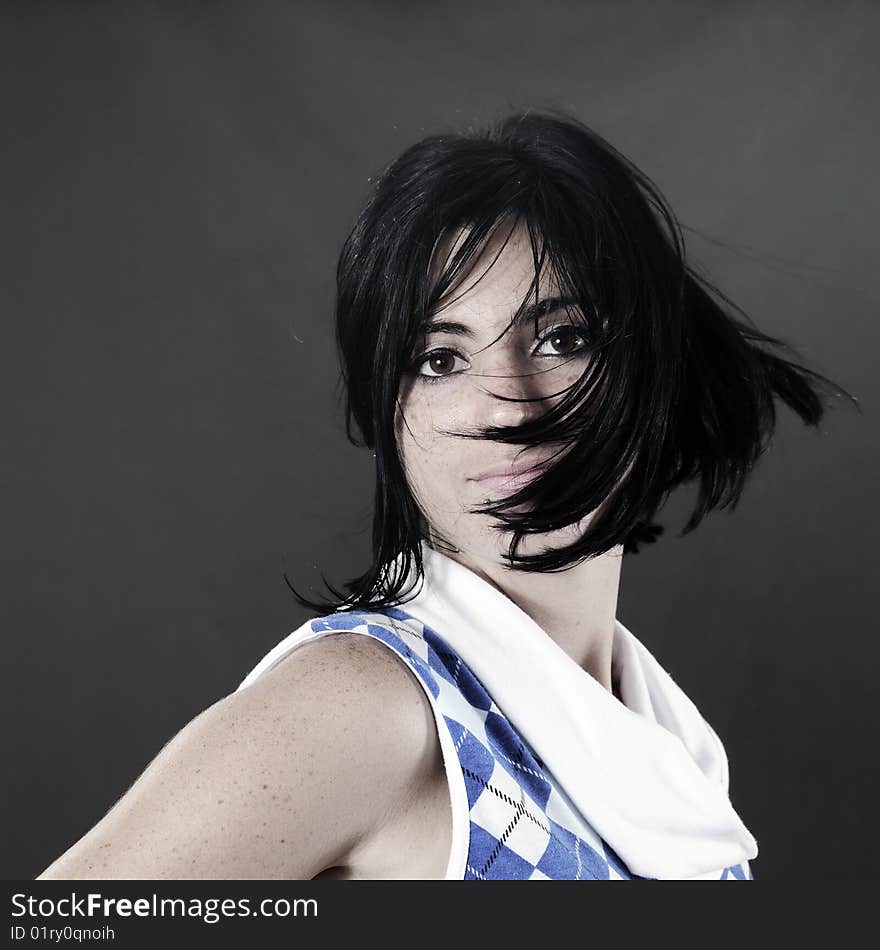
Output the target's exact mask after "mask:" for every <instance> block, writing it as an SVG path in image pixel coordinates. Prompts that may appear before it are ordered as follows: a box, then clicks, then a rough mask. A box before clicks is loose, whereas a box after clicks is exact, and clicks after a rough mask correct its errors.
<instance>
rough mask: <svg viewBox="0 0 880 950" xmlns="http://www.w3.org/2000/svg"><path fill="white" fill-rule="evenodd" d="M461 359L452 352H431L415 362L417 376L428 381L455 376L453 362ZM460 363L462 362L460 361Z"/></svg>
mask: <svg viewBox="0 0 880 950" xmlns="http://www.w3.org/2000/svg"><path fill="white" fill-rule="evenodd" d="M456 359H461V357H460V356H459V355H458V353H456V352H454V351H453V350H433V351H432V352H430V353H425V355H424V356H422V357H420V358H419V359H418V360H416V370H417V374H418V375H419V376H420V377H421V378H422V379H426V380H430V381H432V382H433V381H434V380H436V379H440V378H442V377H444V376H453V375H455V372H456V371H455V361H456ZM462 362H464V361H463V360H462Z"/></svg>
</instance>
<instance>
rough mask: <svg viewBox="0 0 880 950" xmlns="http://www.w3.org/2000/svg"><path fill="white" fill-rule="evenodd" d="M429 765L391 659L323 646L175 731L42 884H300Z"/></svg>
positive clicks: (367, 831)
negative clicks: (81, 881) (183, 881)
mask: <svg viewBox="0 0 880 950" xmlns="http://www.w3.org/2000/svg"><path fill="white" fill-rule="evenodd" d="M435 756H436V733H435V731H434V727H433V723H432V719H431V714H430V708H429V706H428V704H427V699H426V697H425V696H424V693H423V691H422V689H421V687H420V686H419V685H418V684H417V683H416V682H415V681H414V679H413V677H412V676H411V674H410V673H409V672H408V671H407V670H406V669H405V667H404V666H403V664H402V663H401V662H400V659H399V658H398V657H395V656H393V655H392V654H391V653H390V651H389V650H388V648H387V647H385V646H384V645H382V644H379V643H376V642H375V641H373V640H370V639H369V638H367V637H365V636H363V635H360V634H333V635H329V636H325V637H322V638H320V639H319V640H317V641H314V642H311V643H306V644H302V645H301V646H299V647H297V648H296V649H295V650H294V651H293V653H291V654H290V655H288V656H287V657H286V658H285V659H284V660H283V661H282V662H281V663H279V664H278V665H277V666H276V667H275V668H273V669H272V670H270V671H268V672H266V673H264V674H263V676H261V677H260V678H259V679H258V680H257V681H256V682H255V683H253V684H252V685H251V686H249V687H247V688H246V689H243V690H241V691H240V692H237V693H233V694H231V695H230V696H227V697H225V698H224V699H221V700H220V701H219V702H217V703H215V704H214V705H213V706H210V707H209V708H208V709H206V710H205V711H204V712H202V713H201V714H200V715H198V716H196V717H195V718H194V719H193V720H192V721H191V722H189V723H188V724H187V725H186V726H184V728H183V729H181V731H180V732H179V733H178V734H177V735H176V736H175V737H174V738H173V739H172V740H171V741H170V742H169V743H168V744H167V745H166V746H165V747H164V748H163V749H162V750H161V752H160V753H159V754H158V755H157V756H156V758H155V759H153V761H152V762H151V763H150V764H149V765H148V766H147V768H146V769H145V771H144V772H143V774H142V775H141V776H140V777H139V778H138V780H137V781H136V782H135V783H134V784H133V785H132V787H131V788H130V789H129V790H128V791H127V792H126V793H125V795H124V796H123V797H122V798H121V799H120V800H119V801H118V802H117V803H116V805H115V806H114V807H113V808H112V809H111V810H110V811H109V812H108V813H107V815H105V816H104V818H102V819H101V820H100V821H99V822H98V823H97V824H96V825H95V826H94V827H93V828H92V829H91V830H90V831H89V832H88V833H87V834H85V835H84V836H83V837H82V838H81V839H80V840H79V841H77V842H76V843H75V844H74V845H73V846H72V847H71V848H70V849H69V850H68V851H66V852H65V853H64V854H62V855H61V857H59V858H58V859H57V860H56V861H55V862H53V863H52V864H51V865H50V866H49V867H48V868H47V869H46V870H45V871H43V873H42V874H41V875H40V876H39V878H38V880H51V879H64V880H72V879H104V880H107V879H187V878H190V879H266V880H269V879H298V880H303V879H309V878H312V877H314V876H315V875H316V874H317V873H319V872H320V871H321V870H323V869H324V868H327V867H332V866H335V865H340V864H345V863H346V861H347V859H348V857H349V855H351V854H352V852H353V851H355V850H356V849H357V848H358V847H360V846H361V845H362V844H363V843H364V842H365V841H368V840H369V839H370V836H372V835H374V834H376V833H377V832H378V830H379V829H380V828H381V826H382V824H383V823H384V822H385V821H386V820H388V818H389V817H390V816H392V815H394V814H395V813H396V812H397V811H398V810H399V809H401V808H403V807H405V806H406V803H407V802H408V801H410V800H411V799H412V796H413V795H416V794H418V792H419V789H420V787H421V784H422V782H423V781H424V776H425V775H426V774H427V772H428V771H429V770H430V769H431V767H432V763H433V762H434V760H435Z"/></svg>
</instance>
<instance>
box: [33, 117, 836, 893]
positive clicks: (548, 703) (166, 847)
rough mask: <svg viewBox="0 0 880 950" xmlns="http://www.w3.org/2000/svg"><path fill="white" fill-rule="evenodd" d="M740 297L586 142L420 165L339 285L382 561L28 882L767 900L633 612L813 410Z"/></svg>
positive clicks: (719, 760)
mask: <svg viewBox="0 0 880 950" xmlns="http://www.w3.org/2000/svg"><path fill="white" fill-rule="evenodd" d="M720 301H726V298H724V297H723V296H722V295H721V294H720V293H719V292H718V291H717V290H715V289H714V288H712V287H711V285H709V284H708V283H707V282H706V281H705V280H704V279H703V278H701V277H700V276H698V275H697V274H696V273H694V271H693V270H692V269H691V268H690V267H689V265H688V264H687V262H686V260H685V254H684V245H683V241H682V239H681V234H680V229H679V228H678V225H677V223H676V221H675V218H674V216H673V214H672V212H671V211H670V210H669V209H668V207H667V206H666V204H665V202H664V200H663V199H662V197H661V195H660V194H659V192H658V191H657V189H656V187H655V186H653V184H652V183H651V182H650V181H649V179H647V178H646V177H645V176H644V175H643V174H642V173H641V172H640V171H639V170H638V169H636V168H635V167H634V166H633V165H632V164H631V163H630V162H629V161H628V160H627V159H626V158H624V157H623V156H622V155H621V154H619V153H618V152H617V151H616V150H615V149H614V148H612V147H611V146H610V145H609V144H608V143H607V142H605V141H604V140H603V139H602V138H600V137H599V136H598V135H596V134H595V133H594V132H592V131H591V130H590V129H588V128H587V127H585V126H584V125H583V124H581V123H580V122H578V121H577V120H575V119H572V118H570V117H569V116H566V115H564V114H559V113H552V112H551V113H545V114H533V113H527V114H523V115H515V116H512V117H510V118H508V119H506V120H504V121H501V122H499V123H497V124H496V125H495V126H493V127H492V128H490V129H489V130H487V131H485V132H478V133H470V134H466V135H465V134H462V135H452V134H450V135H437V136H432V137H429V138H427V139H425V140H423V141H421V142H419V143H417V144H416V145H414V146H412V147H411V148H409V149H407V150H406V151H405V152H404V153H403V154H402V155H401V156H400V157H399V158H398V159H397V160H396V161H395V162H394V163H393V164H392V165H391V166H390V167H389V168H388V169H387V170H386V171H385V172H384V174H383V175H382V176H381V178H380V180H379V181H378V183H377V185H376V188H375V191H374V193H373V195H372V197H371V198H370V200H369V202H368V204H367V205H366V207H365V208H364V210H363V212H362V214H361V216H360V218H359V220H358V221H357V223H356V225H355V227H354V229H353V231H352V232H351V234H350V235H349V237H348V239H347V241H346V242H345V245H344V248H343V250H342V254H341V257H340V260H339V266H338V302H337V313H336V318H337V338H338V343H339V348H340V353H341V359H342V368H343V378H344V381H345V384H346V387H347V397H348V404H347V428H348V434H349V437H350V438H351V439H352V441H354V442H355V443H356V444H361V445H365V446H367V447H369V448H370V449H372V451H373V455H374V456H375V459H376V503H375V521H374V532H373V555H374V557H373V563H372V564H371V565H370V567H369V569H368V570H367V571H366V572H365V573H364V574H363V575H362V576H360V577H358V578H356V579H354V580H353V581H351V582H350V583H349V584H348V585H347V588H348V593H347V594H344V595H343V594H341V593H339V592H337V591H335V590H333V589H332V588H330V590H331V591H332V594H333V599H332V600H330V601H322V602H317V601H312V600H308V599H306V598H305V597H303V596H302V595H300V594H297V598H298V600H299V601H300V602H301V603H303V604H305V605H307V606H309V607H310V608H312V609H313V610H315V611H317V612H318V614H319V616H318V617H316V618H315V619H313V620H310V621H308V622H307V623H305V624H303V626H302V627H300V628H299V629H298V630H296V631H294V632H293V633H291V634H290V636H288V637H287V638H285V639H284V640H283V641H282V642H281V643H279V644H278V645H277V646H276V647H275V648H274V649H273V650H272V651H271V652H270V653H269V654H268V655H267V656H266V657H264V658H263V659H262V660H261V661H260V663H259V664H258V665H257V666H256V667H255V668H254V670H252V672H251V673H250V674H249V675H248V676H247V677H246V678H245V680H244V681H243V682H242V683H241V685H240V686H239V688H238V689H237V690H236V691H235V692H233V693H232V694H231V695H229V696H226V697H225V698H223V699H221V700H220V701H219V702H217V703H215V704H214V705H212V706H211V707H210V708H208V709H207V710H205V711H204V712H203V713H202V714H201V715H199V716H197V717H196V718H195V719H194V720H193V721H192V722H190V723H189V724H188V725H186V726H185V727H184V728H183V729H182V730H181V731H180V732H179V733H178V734H177V735H176V736H175V737H174V738H173V739H172V740H171V741H170V742H169V743H168V744H167V745H166V746H165V747H164V748H163V749H162V750H161V752H160V753H159V755H158V756H157V757H156V758H155V759H154V761H153V762H152V763H150V765H149V766H148V767H147V769H146V770H145V771H144V773H143V774H142V775H141V776H140V778H139V779H138V780H137V781H136V782H135V783H134V785H133V786H132V787H131V788H130V789H129V790H128V792H127V793H126V794H125V795H124V796H123V797H122V798H121V799H120V801H119V802H118V803H117V804H116V805H115V807H114V808H113V809H111V811H110V812H109V813H108V814H107V815H106V816H105V817H104V818H103V819H102V820H101V821H100V822H98V824H97V825H96V826H95V827H94V828H92V830H91V831H89V832H88V833H87V834H86V835H85V836H84V837H83V838H82V839H81V840H80V841H78V842H77V843H76V844H74V845H73V847H71V848H70V849H69V850H68V851H67V852H66V853H65V854H63V855H62V856H61V857H60V858H59V859H58V860H57V861H55V862H54V863H53V864H52V865H51V866H50V867H49V868H48V869H47V870H46V871H45V872H44V873H43V875H41V877H42V878H45V879H48V878H238V879H241V878H297V879H305V878H318V877H333V878H361V879H365V878H370V879H376V878H447V879H461V878H466V879H476V880H486V879H513V878H516V879H547V878H551V879H552V878H556V879H584V880H587V879H607V878H612V879H624V880H625V879H634V878H658V879H659V878H683V879H697V878H709V879H719V880H721V879H732V880H735V879H740V880H744V879H750V878H751V877H752V872H751V867H750V865H749V862H750V861H751V860H752V859H753V858H754V857H755V856H756V855H757V844H756V841H755V839H754V837H753V836H752V834H751V833H750V832H749V830H748V829H747V827H746V826H745V824H744V823H743V821H742V820H741V818H740V816H739V815H737V813H736V812H735V811H734V809H733V806H732V805H731V802H730V797H729V781H730V780H729V772H728V762H727V757H726V755H725V751H724V746H723V744H722V742H721V740H720V739H719V737H718V735H717V734H716V733H715V731H714V730H713V729H712V727H711V726H710V725H709V723H708V722H707V721H706V720H705V719H704V717H703V716H702V715H701V714H700V712H699V711H698V710H697V708H696V707H695V706H694V704H693V703H692V702H691V701H690V700H689V699H688V697H687V695H686V694H685V693H684V691H683V690H682V689H681V688H680V687H679V686H678V685H677V684H676V683H675V682H674V681H673V679H672V678H671V677H670V676H669V674H668V673H666V672H665V670H664V669H663V668H662V666H661V665H660V664H659V662H658V661H657V660H656V659H655V658H654V657H653V656H652V654H651V653H650V652H649V651H648V650H647V649H646V648H645V647H644V645H643V644H642V643H641V642H640V641H639V640H638V639H637V638H636V637H635V636H634V635H633V634H632V633H631V632H630V631H629V630H628V629H627V628H626V627H625V626H624V625H623V624H622V623H621V622H620V621H619V620H618V619H617V617H616V611H617V598H618V589H619V583H620V572H621V564H622V559H623V555H624V554H627V553H635V552H636V551H637V550H638V545H639V544H640V543H643V542H650V541H653V540H654V539H655V537H656V536H657V534H658V533H659V532H660V531H661V530H662V529H661V528H659V526H657V525H655V524H654V523H653V520H652V519H653V517H654V515H655V514H656V512H657V510H658V509H659V507H660V506H661V505H662V504H663V502H664V501H665V500H666V498H667V497H668V495H669V494H670V492H671V491H672V490H673V489H674V488H675V487H676V486H678V485H681V484H683V483H685V482H690V481H697V482H698V486H699V492H698V498H697V504H696V508H695V510H694V512H693V514H692V515H691V517H690V519H689V520H688V522H687V524H686V525H685V527H684V532H688V531H691V530H693V529H694V528H695V527H696V526H697V525H698V523H699V522H700V521H701V519H702V518H703V517H704V516H705V515H706V513H708V512H709V511H710V510H712V509H716V508H724V507H734V506H735V504H736V502H737V500H738V498H739V496H740V494H741V492H742V490H743V487H744V484H745V481H746V478H747V476H748V474H749V472H750V471H751V469H752V467H753V465H754V464H755V462H756V461H757V459H758V457H759V456H760V455H761V453H762V452H763V450H764V449H765V448H766V446H767V443H768V441H769V439H770V436H771V435H772V432H773V428H774V423H775V400H777V399H781V400H782V401H783V402H785V403H786V404H787V405H788V406H789V407H790V408H791V409H792V410H794V411H795V412H796V413H797V414H798V415H799V416H800V417H801V419H802V420H803V421H804V422H805V423H806V424H809V425H817V424H818V422H819V420H820V419H821V418H822V415H823V411H824V406H823V402H822V400H821V399H820V396H819V394H818V389H819V386H820V384H828V383H829V381H828V380H827V379H826V378H825V377H822V376H820V375H818V374H817V373H814V372H812V371H810V370H808V369H806V368H804V367H803V366H800V365H799V364H797V363H796V362H793V361H792V360H790V359H787V358H786V357H785V356H784V355H782V352H781V351H782V350H784V349H785V345H784V344H783V343H782V342H781V341H779V340H776V339H774V338H772V337H769V336H767V335H765V334H763V333H761V332H760V331H758V330H757V329H755V327H754V326H753V325H751V324H750V323H749V322H744V321H743V320H740V319H738V318H737V317H736V316H734V315H733V313H732V312H730V310H731V308H732V309H736V308H733V307H732V305H731V308H725V307H724V306H723V305H722V303H721V302H720ZM728 303H729V302H728ZM774 350H775V351H777V352H774ZM838 392H839V390H838ZM847 395H848V394H847ZM850 398H852V397H850ZM353 424H356V426H357V428H358V429H359V431H360V437H358V436H357V435H356V434H355V433H354V425H353ZM694 619H695V627H696V626H698V618H694ZM690 635H692V636H693V637H694V642H695V645H696V648H697V649H699V639H698V637H697V635H696V634H690Z"/></svg>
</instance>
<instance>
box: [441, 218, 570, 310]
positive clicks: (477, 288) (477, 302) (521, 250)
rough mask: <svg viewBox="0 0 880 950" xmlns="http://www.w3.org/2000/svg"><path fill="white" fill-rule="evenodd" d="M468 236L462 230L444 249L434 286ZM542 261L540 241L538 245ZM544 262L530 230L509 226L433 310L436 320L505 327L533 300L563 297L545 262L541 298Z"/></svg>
mask: <svg viewBox="0 0 880 950" xmlns="http://www.w3.org/2000/svg"><path fill="white" fill-rule="evenodd" d="M466 237H467V230H465V229H459V230H457V231H456V232H455V233H454V234H453V235H450V236H449V237H447V239H446V240H445V241H444V242H443V243H442V244H441V245H440V247H439V248H438V252H437V254H436V256H435V260H434V264H433V267H432V274H431V283H432V286H433V285H434V283H435V282H436V280H437V279H439V277H440V275H441V273H442V269H445V268H446V267H448V265H449V262H450V260H451V258H452V256H453V255H454V254H455V252H456V251H457V250H458V248H459V247H460V246H461V244H462V243H463V242H464V240H465V239H466ZM536 250H537V254H538V258H540V254H541V244H540V241H537V242H536ZM537 265H538V260H536V258H535V256H534V251H533V248H532V243H531V241H530V239H529V234H528V231H527V229H526V228H525V226H524V225H522V224H520V225H518V226H517V227H516V228H514V229H513V230H512V231H511V228H510V226H509V225H502V226H500V227H498V228H496V229H495V231H494V232H493V233H492V234H491V235H490V237H489V238H488V239H487V240H486V241H485V242H484V243H483V245H482V247H481V248H480V250H479V252H478V253H477V254H476V255H475V256H474V259H473V260H472V261H470V262H469V263H468V264H466V265H465V266H464V268H463V270H464V276H463V277H462V276H461V273H460V274H459V276H458V277H457V278H456V280H455V282H454V283H453V284H452V286H451V287H450V288H449V289H448V290H447V291H445V292H444V295H443V297H442V298H441V299H440V300H439V301H438V302H437V304H436V305H435V306H434V307H433V308H432V310H431V313H430V315H429V316H430V317H432V318H433V319H434V321H435V322H436V321H437V320H440V319H442V320H449V319H451V318H452V316H456V317H458V318H461V319H463V320H465V321H466V322H468V323H470V324H472V325H474V326H495V325H498V326H505V325H506V324H508V323H509V322H510V318H511V316H512V315H513V313H514V312H515V311H516V310H517V309H518V308H519V307H520V305H521V304H522V303H523V302H524V301H525V300H526V298H527V297H528V298H529V299H530V300H531V302H534V301H535V300H539V299H541V298H543V297H548V296H556V295H558V294H559V287H558V284H557V282H556V280H555V278H554V276H553V274H552V273H551V268H550V267H549V264H548V262H547V261H546V260H545V261H544V262H543V264H542V266H541V273H540V278H539V280H538V281H537V291H538V293H537V296H536V294H535V273H536V268H537Z"/></svg>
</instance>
